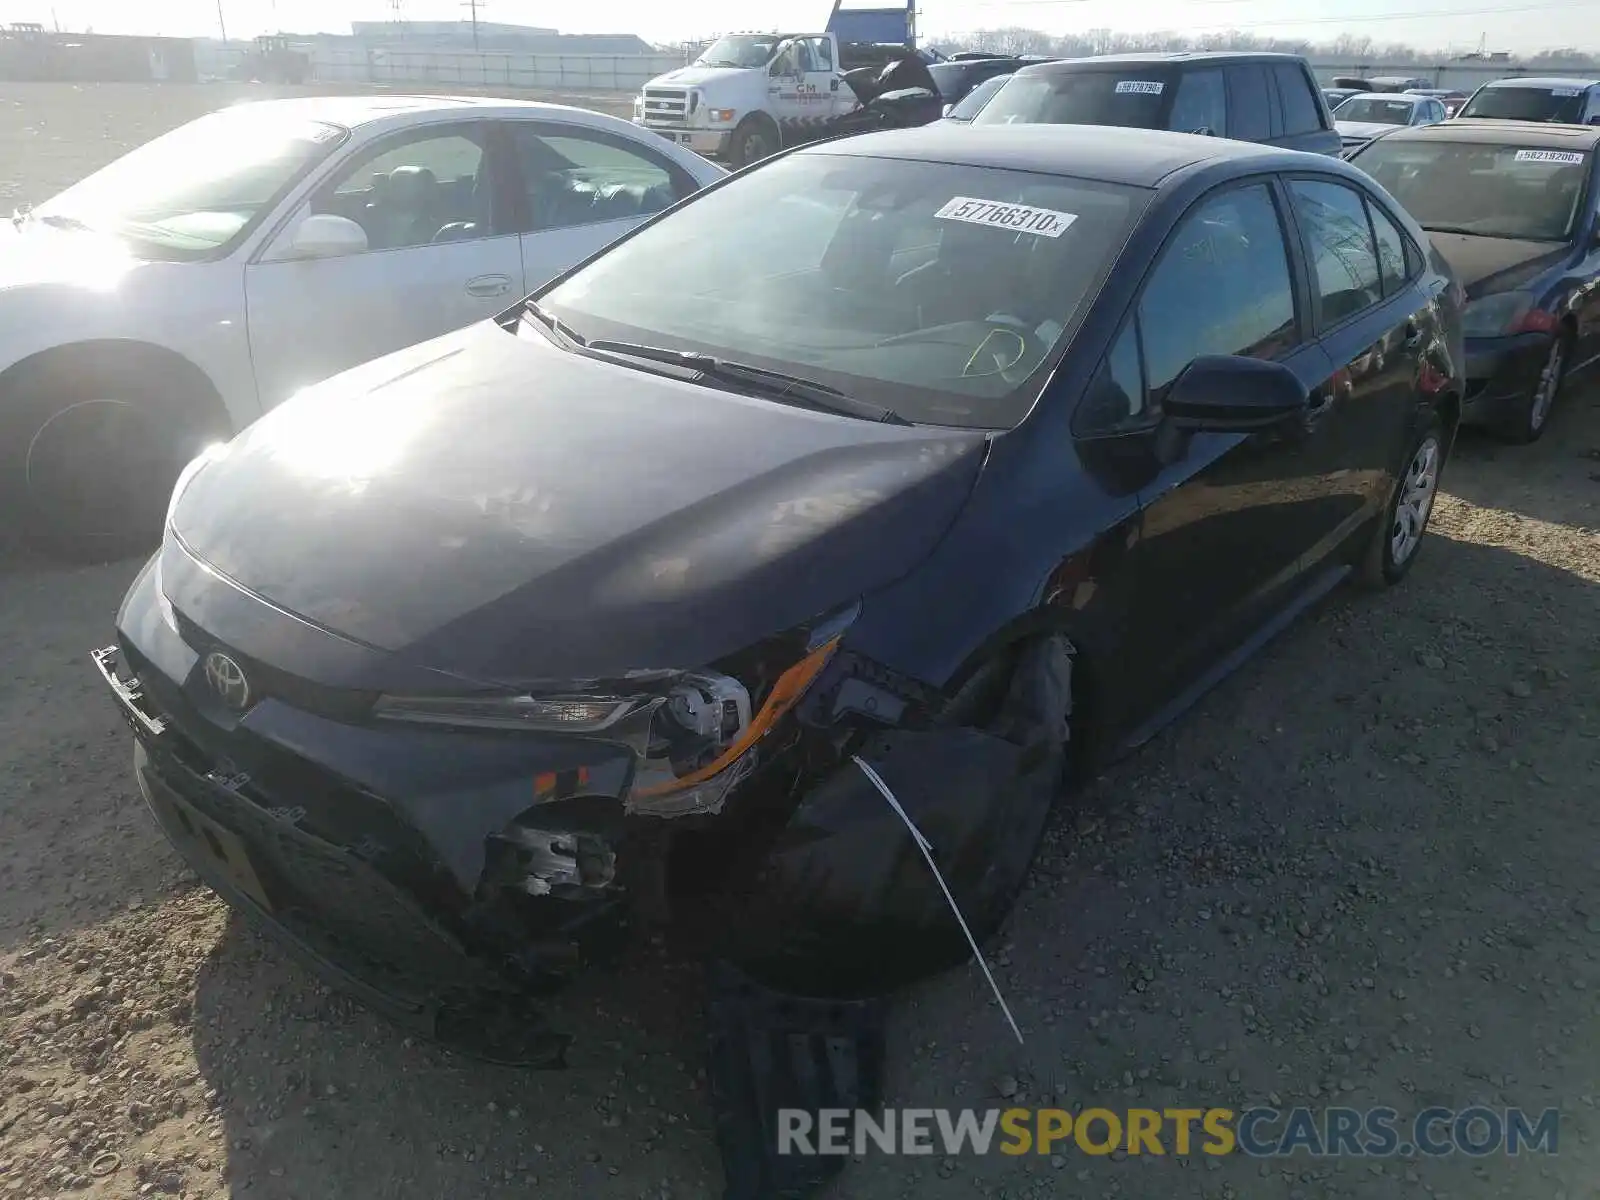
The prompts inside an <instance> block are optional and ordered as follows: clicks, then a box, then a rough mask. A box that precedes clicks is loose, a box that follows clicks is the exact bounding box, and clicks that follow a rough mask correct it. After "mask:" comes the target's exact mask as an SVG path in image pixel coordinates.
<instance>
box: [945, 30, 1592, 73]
mask: <svg viewBox="0 0 1600 1200" xmlns="http://www.w3.org/2000/svg"><path fill="white" fill-rule="evenodd" d="M932 45H933V47H934V49H936V50H940V51H943V52H944V53H947V54H948V53H951V52H953V51H957V50H980V49H981V50H989V51H992V52H998V53H1002V54H1049V55H1054V56H1056V57H1059V58H1087V57H1092V56H1094V55H1097V54H1124V53H1128V52H1130V51H1139V50H1277V51H1282V52H1285V53H1290V54H1305V55H1308V56H1315V57H1317V58H1321V59H1323V60H1325V61H1332V62H1336V63H1341V64H1345V65H1349V66H1352V67H1355V66H1367V65H1376V64H1380V63H1386V62H1387V63H1424V62H1432V63H1446V62H1449V61H1451V60H1452V59H1456V58H1459V57H1461V56H1460V55H1459V54H1457V53H1452V52H1451V51H1449V50H1441V49H1426V48H1418V47H1416V46H1408V45H1405V44H1403V43H1398V42H1388V43H1381V44H1380V43H1378V42H1375V41H1374V40H1373V39H1372V38H1371V37H1369V36H1367V35H1366V34H1358V33H1344V34H1340V35H1339V36H1338V37H1336V38H1333V39H1331V40H1329V41H1325V42H1308V41H1303V40H1297V39H1293V38H1275V37H1264V36H1262V35H1260V34H1255V33H1250V32H1248V31H1247V30H1241V29H1231V30H1221V31H1208V32H1205V33H1200V34H1182V33H1176V32H1168V31H1163V32H1156V33H1125V32H1121V31H1118V30H1112V29H1086V30H1083V31H1082V32H1080V33H1070V34H1063V35H1052V34H1047V33H1043V32H1041V31H1039V30H1035V29H1021V28H1018V27H1016V26H1010V27H1007V28H1004V29H976V30H973V31H972V32H971V33H966V34H960V35H956V36H951V37H944V38H937V39H935V40H934V41H933V42H932ZM1509 61H1510V62H1512V63H1515V64H1519V65H1528V66H1542V67H1548V68H1569V69H1596V68H1600V58H1597V56H1595V55H1591V54H1589V53H1587V52H1586V51H1583V50H1576V49H1570V48H1567V49H1559V50H1545V51H1542V52H1541V53H1539V54H1535V55H1532V56H1530V57H1526V58H1517V59H1512V60H1509Z"/></svg>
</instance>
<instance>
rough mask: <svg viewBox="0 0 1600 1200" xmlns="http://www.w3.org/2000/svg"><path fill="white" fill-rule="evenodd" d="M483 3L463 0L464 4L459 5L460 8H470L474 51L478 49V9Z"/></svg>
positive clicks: (482, 0) (483, 1)
mask: <svg viewBox="0 0 1600 1200" xmlns="http://www.w3.org/2000/svg"><path fill="white" fill-rule="evenodd" d="M483 3H485V0H465V3H463V4H462V5H461V7H462V8H470V9H471V10H472V48H473V49H474V50H476V49H477V48H478V7H479V6H480V5H482V4H483Z"/></svg>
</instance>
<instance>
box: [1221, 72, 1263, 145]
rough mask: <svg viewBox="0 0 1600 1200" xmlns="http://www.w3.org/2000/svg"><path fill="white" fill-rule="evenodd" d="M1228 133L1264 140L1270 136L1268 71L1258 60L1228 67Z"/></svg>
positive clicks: (1240, 139) (1233, 135)
mask: <svg viewBox="0 0 1600 1200" xmlns="http://www.w3.org/2000/svg"><path fill="white" fill-rule="evenodd" d="M1227 73H1228V129H1229V131H1230V132H1229V134H1228V136H1229V137H1232V138H1237V139H1238V140H1239V141H1241V142H1264V141H1266V140H1267V139H1268V138H1270V137H1271V136H1272V101H1271V99H1270V98H1269V97H1268V95H1267V72H1266V69H1265V68H1264V67H1262V66H1260V65H1259V64H1257V63H1240V64H1239V65H1238V66H1233V67H1229V68H1228V69H1227Z"/></svg>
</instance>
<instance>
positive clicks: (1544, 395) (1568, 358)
mask: <svg viewBox="0 0 1600 1200" xmlns="http://www.w3.org/2000/svg"><path fill="white" fill-rule="evenodd" d="M1571 362H1572V331H1571V330H1566V329H1564V330H1563V331H1562V332H1561V333H1560V334H1558V335H1557V336H1556V337H1554V338H1552V339H1551V340H1550V349H1549V350H1548V351H1547V352H1546V354H1545V360H1544V362H1543V364H1541V365H1540V367H1539V377H1538V378H1537V379H1536V380H1534V384H1533V387H1532V388H1531V389H1530V390H1529V392H1528V395H1527V396H1526V397H1525V398H1524V399H1523V401H1522V402H1521V403H1520V404H1519V405H1518V406H1517V411H1516V413H1515V415H1514V416H1512V417H1511V418H1510V419H1509V420H1508V421H1507V422H1506V423H1505V425H1504V427H1503V429H1502V432H1503V433H1504V435H1505V437H1506V439H1507V440H1508V441H1512V442H1516V443H1518V444H1519V445H1528V444H1530V443H1533V442H1536V441H1538V440H1539V439H1540V437H1542V436H1543V435H1544V431H1545V430H1546V429H1547V428H1548V427H1549V425H1550V414H1551V412H1553V411H1554V410H1555V406H1556V401H1558V400H1559V399H1560V398H1561V388H1562V385H1563V384H1565V383H1566V380H1567V368H1568V366H1569V365H1570V364H1571Z"/></svg>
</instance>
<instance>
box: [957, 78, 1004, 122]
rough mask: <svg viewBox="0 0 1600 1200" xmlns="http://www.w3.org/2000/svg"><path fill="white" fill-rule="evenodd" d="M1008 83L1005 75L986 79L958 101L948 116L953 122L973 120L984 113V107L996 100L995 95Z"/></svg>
mask: <svg viewBox="0 0 1600 1200" xmlns="http://www.w3.org/2000/svg"><path fill="white" fill-rule="evenodd" d="M1008 82H1009V79H1008V77H1007V76H1005V75H996V76H994V77H992V78H990V79H985V80H984V81H983V82H982V83H980V84H979V85H978V86H977V87H975V88H973V89H972V90H971V91H970V92H968V93H967V94H966V95H965V96H963V97H961V99H960V100H958V101H956V103H955V106H954V107H953V108H952V109H951V110H950V112H949V113H948V114H947V115H948V116H949V118H950V119H951V120H952V121H970V120H972V118H973V117H975V116H977V115H978V114H979V113H980V112H982V111H983V107H984V105H986V104H988V103H989V101H990V100H992V99H994V95H995V93H996V92H998V91H999V90H1000V89H1001V88H1003V87H1005V85H1006V84H1007V83H1008Z"/></svg>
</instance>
